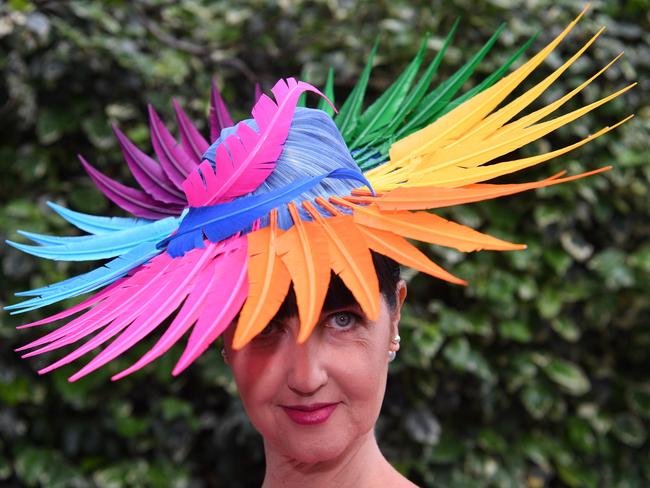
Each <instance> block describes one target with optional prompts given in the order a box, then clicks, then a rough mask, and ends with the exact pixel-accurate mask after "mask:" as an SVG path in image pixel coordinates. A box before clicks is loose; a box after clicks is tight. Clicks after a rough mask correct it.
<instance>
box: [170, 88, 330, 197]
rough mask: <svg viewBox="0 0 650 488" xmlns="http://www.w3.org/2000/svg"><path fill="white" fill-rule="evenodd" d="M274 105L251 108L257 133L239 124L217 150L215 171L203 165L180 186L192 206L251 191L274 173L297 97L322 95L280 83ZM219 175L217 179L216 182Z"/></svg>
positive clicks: (262, 103) (268, 102) (264, 103)
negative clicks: (306, 94) (308, 93)
mask: <svg viewBox="0 0 650 488" xmlns="http://www.w3.org/2000/svg"><path fill="white" fill-rule="evenodd" d="M271 91H272V92H273V95H275V98H276V102H277V103H276V102H273V100H271V99H270V98H269V97H268V96H266V95H262V97H261V98H260V99H259V100H258V102H257V103H256V104H255V107H253V113H252V114H253V118H254V119H255V122H256V123H257V127H258V129H259V132H256V131H255V130H254V129H252V128H251V127H249V126H248V125H247V124H239V125H238V126H237V132H236V133H235V134H232V135H231V136H230V137H228V138H226V139H225V140H224V141H223V142H222V143H221V144H220V145H219V146H218V147H217V150H216V156H215V168H214V169H213V168H212V163H210V162H209V161H204V162H203V163H202V164H201V165H200V166H199V170H198V171H200V173H201V174H198V172H197V171H195V172H194V173H193V174H192V175H191V177H190V178H188V179H187V180H186V181H185V183H184V184H183V189H184V191H185V195H186V196H187V201H188V202H189V203H190V205H191V206H193V207H197V206H205V205H213V204H215V203H220V202H226V201H229V200H232V199H233V198H235V197H237V196H240V195H244V194H246V193H250V192H252V191H254V190H255V189H256V188H257V187H258V186H259V185H260V184H261V183H262V182H263V181H264V180H265V179H266V178H267V177H268V175H269V174H270V173H271V172H272V171H273V170H274V169H275V161H276V160H277V159H278V157H279V156H280V153H281V152H282V146H283V144H284V141H285V140H286V139H287V135H288V133H289V127H290V126H291V118H292V116H293V113H294V110H295V106H296V103H297V101H298V98H299V97H300V94H301V93H303V92H305V91H311V92H314V93H317V94H318V95H320V96H323V97H324V95H323V94H322V93H321V92H320V91H319V90H318V89H316V88H314V87H313V86H311V85H309V84H308V83H304V82H302V81H296V80H295V79H294V78H288V79H287V80H286V81H285V80H279V81H278V82H277V83H276V84H275V86H274V87H273V89H272V90H271ZM217 175H218V178H217Z"/></svg>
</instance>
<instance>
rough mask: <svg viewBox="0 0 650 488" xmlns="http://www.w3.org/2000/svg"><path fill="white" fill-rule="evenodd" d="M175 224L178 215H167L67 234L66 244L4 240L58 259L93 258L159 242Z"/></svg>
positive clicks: (107, 256) (172, 230) (108, 256)
mask: <svg viewBox="0 0 650 488" xmlns="http://www.w3.org/2000/svg"><path fill="white" fill-rule="evenodd" d="M177 228H178V218H176V217H168V218H166V219H161V220H156V221H152V222H149V223H148V224H145V225H138V226H135V227H131V228H128V229H123V230H119V231H114V232H111V233H106V234H98V235H94V236H82V237H69V238H68V239H69V240H68V241H67V242H66V243H65V244H57V245H47V246H28V245H26V244H20V243H17V242H12V241H6V242H7V244H9V245H10V246H13V247H15V248H16V249H20V250H21V251H23V252H25V253H27V254H31V255H33V256H38V257H40V258H45V259H55V260H58V261H93V260H95V259H107V258H113V257H115V256H120V255H122V254H124V253H126V252H128V251H130V250H131V249H133V248H134V247H136V246H138V245H139V244H142V243H143V242H158V241H160V240H161V239H164V238H165V237H167V236H168V235H169V234H171V233H172V232H174V231H175V230H176V229H177ZM88 237H90V239H89V238H88Z"/></svg>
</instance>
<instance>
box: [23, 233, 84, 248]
mask: <svg viewBox="0 0 650 488" xmlns="http://www.w3.org/2000/svg"><path fill="white" fill-rule="evenodd" d="M16 232H17V233H18V234H20V235H21V236H23V237H26V238H27V239H30V240H31V241H34V242H35V243H37V244H41V245H43V246H46V245H48V244H54V245H62V244H69V243H70V242H81V241H80V239H92V238H93V237H95V236H92V235H90V236H48V235H46V234H37V233H35V232H27V231H24V230H17V231H16Z"/></svg>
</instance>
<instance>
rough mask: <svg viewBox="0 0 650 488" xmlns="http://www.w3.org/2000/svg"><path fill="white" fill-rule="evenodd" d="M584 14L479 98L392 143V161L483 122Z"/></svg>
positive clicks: (431, 147)
mask: <svg viewBox="0 0 650 488" xmlns="http://www.w3.org/2000/svg"><path fill="white" fill-rule="evenodd" d="M583 13H584V11H583ZM583 13H581V14H580V15H579V16H578V17H577V18H576V19H575V20H574V21H573V22H571V23H570V24H569V25H568V26H567V27H566V28H565V29H564V30H563V31H562V32H561V33H560V34H559V35H558V36H557V37H556V38H555V39H554V40H553V41H551V42H550V43H549V44H548V45H547V46H546V47H545V48H544V49H542V50H541V51H540V52H538V53H537V54H536V55H535V56H533V57H532V58H531V59H530V60H528V61H527V62H526V63H524V64H523V65H522V66H521V67H520V68H518V69H517V70H515V71H513V72H512V73H510V74H509V75H508V76H506V77H505V78H503V79H501V80H500V81H499V82H497V83H495V84H494V85H493V86H491V87H490V88H488V89H487V90H485V91H483V92H482V93H480V94H479V95H476V96H475V97H474V98H472V99H470V100H468V101H467V102H465V103H464V104H462V105H460V106H458V107H457V108H456V109H455V110H452V111H451V112H449V113H447V114H446V115H444V116H443V117H440V118H439V119H438V120H436V122H434V123H433V124H430V125H428V126H427V127H425V128H424V129H421V130H419V131H418V132H416V133H414V134H411V135H410V136H407V137H405V138H403V139H401V140H399V141H398V142H396V143H395V144H393V145H392V146H391V149H390V158H391V161H392V162H397V161H400V160H407V159H410V158H414V157H416V156H418V155H422V154H425V153H431V152H434V151H435V150H436V149H437V148H438V147H440V145H441V144H442V143H444V142H445V141H447V140H449V139H452V138H454V137H458V136H459V135H462V134H464V133H465V131H466V130H468V129H469V128H470V127H472V126H473V125H474V124H475V123H477V122H478V121H480V120H482V119H483V118H484V117H485V116H486V115H487V114H488V113H490V112H491V111H492V110H493V109H494V108H495V107H496V106H497V105H498V104H499V103H501V101H503V99H505V97H507V96H508V95H509V94H510V93H511V92H512V91H513V90H514V89H515V88H516V87H517V86H518V85H519V84H520V83H521V82H522V81H523V80H524V79H525V78H526V77H527V76H528V75H529V74H530V73H531V72H532V71H533V70H534V69H535V68H536V67H537V66H539V64H541V63H542V61H543V60H544V59H545V58H546V57H547V56H548V55H549V54H550V53H551V52H552V51H553V50H554V49H555V47H557V45H558V44H559V43H560V42H561V41H562V40H563V39H564V37H566V35H567V34H568V33H569V31H571V29H573V27H574V26H575V24H576V23H577V21H578V20H579V19H580V18H581V17H582V15H583ZM384 166H387V165H384ZM382 168H383V167H382ZM386 169H389V168H386Z"/></svg>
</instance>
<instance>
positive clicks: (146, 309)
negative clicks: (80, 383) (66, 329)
mask: <svg viewBox="0 0 650 488" xmlns="http://www.w3.org/2000/svg"><path fill="white" fill-rule="evenodd" d="M170 262H171V261H170ZM170 262H168V263H166V264H165V265H164V266H162V267H161V269H156V273H155V274H154V275H153V276H151V279H150V280H149V281H148V282H147V283H146V284H145V285H144V286H142V287H140V288H139V289H137V290H135V291H134V293H132V294H131V295H128V296H127V298H126V300H124V301H123V302H122V303H121V304H120V305H119V313H118V311H116V310H111V311H110V312H109V315H107V316H105V317H103V318H102V320H96V321H93V322H92V323H91V324H88V326H87V327H84V328H83V329H82V330H80V331H78V332H77V333H76V334H72V335H71V336H69V337H66V338H64V339H63V340H62V341H61V343H60V344H59V346H63V345H65V344H66V343H72V342H75V341H78V340H80V339H82V338H84V337H87V336H89V335H90V334H92V333H93V332H95V331H97V330H98V329H100V328H101V327H104V328H103V330H101V331H100V332H99V333H98V334H96V335H95V336H93V337H92V338H91V339H90V340H89V341H87V342H85V343H84V344H83V345H81V346H80V347H78V348H77V349H75V350H74V351H72V352H70V353H69V354H67V355H66V356H64V357H63V358H61V359H59V360H58V361H55V362H54V363H52V364H50V365H49V366H47V367H45V368H43V369H41V370H39V372H38V373H39V374H45V373H49V372H50V371H53V370H55V369H58V368H60V367H61V366H64V365H66V364H68V363H71V362H72V361H74V360H76V359H78V358H80V357H81V356H83V355H84V354H87V353H89V352H90V351H92V350H93V349H95V348H96V347H99V346H101V345H102V344H104V343H105V342H107V341H109V340H110V339H112V338H113V337H115V336H116V335H117V334H118V333H120V332H121V331H122V330H124V329H125V328H126V327H127V326H128V325H129V324H131V323H132V322H133V321H135V320H137V319H138V317H147V316H149V315H151V314H153V313H154V312H155V310H156V308H155V307H156V306H157V305H158V303H159V302H160V300H161V299H164V297H166V296H167V295H168V294H170V293H171V292H172V291H173V285H174V284H173V282H171V281H167V280H166V279H164V275H165V271H166V270H167V269H168V268H169V266H170ZM182 269H183V268H182V267H177V268H176V269H175V270H174V272H176V273H179V272H180V271H181V270H182ZM161 278H162V279H161ZM110 319H113V320H112V321H110ZM109 321H110V323H108V322H109ZM107 323H108V325H106V324H107ZM78 374H79V373H77V374H76V375H74V376H72V377H70V378H69V380H70V381H74V380H75V379H77V378H76V377H75V376H77V375H78Z"/></svg>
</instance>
